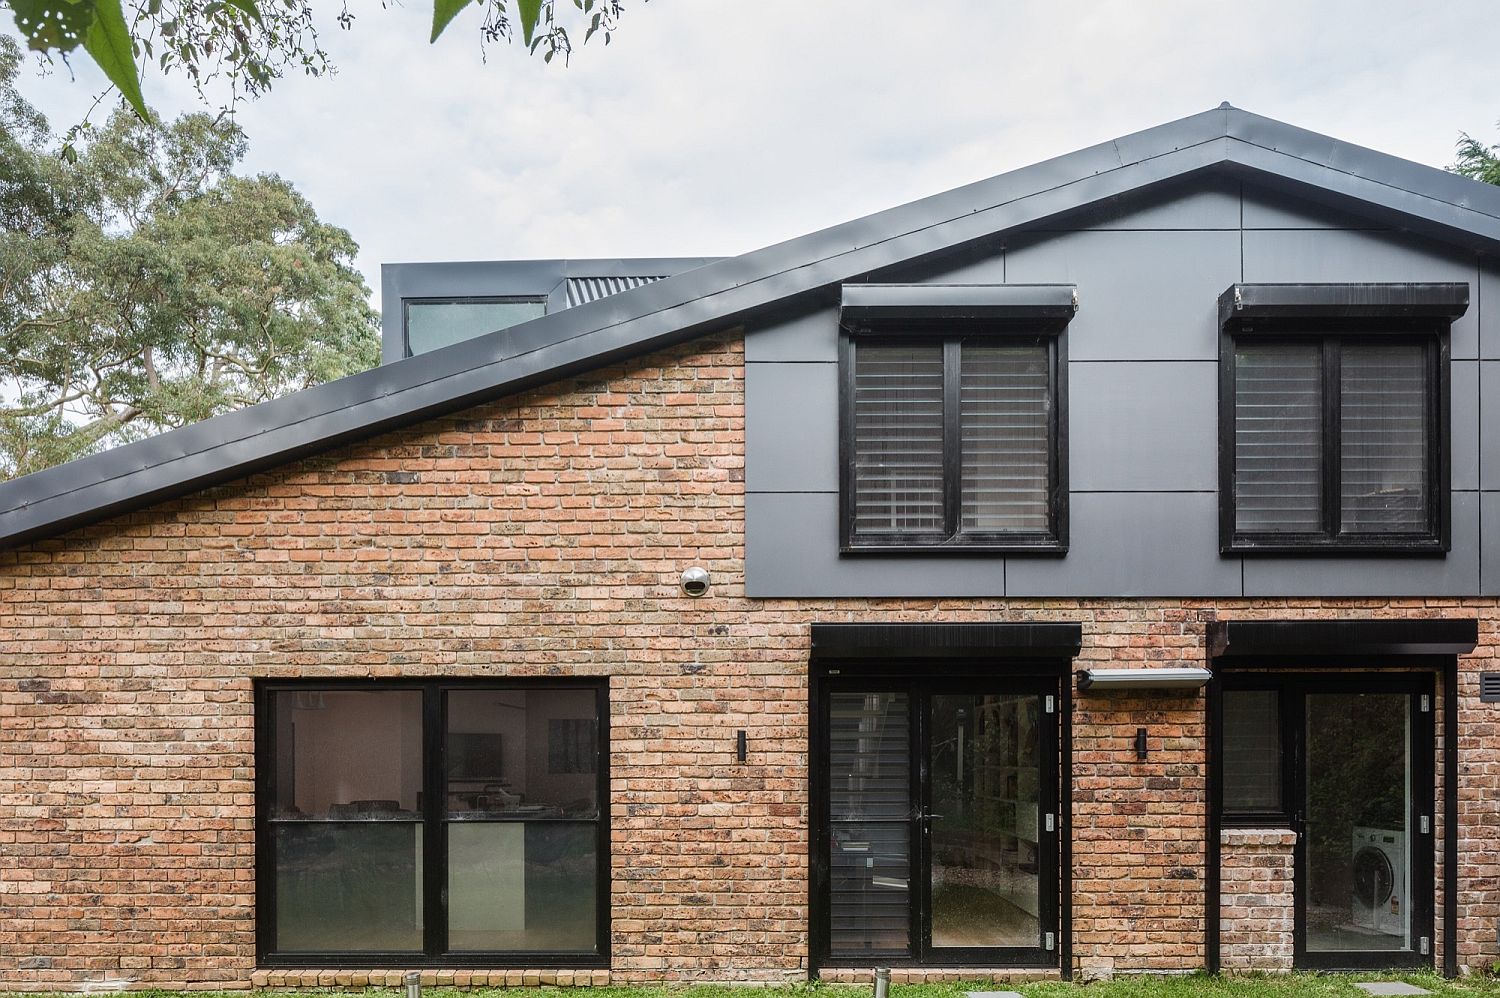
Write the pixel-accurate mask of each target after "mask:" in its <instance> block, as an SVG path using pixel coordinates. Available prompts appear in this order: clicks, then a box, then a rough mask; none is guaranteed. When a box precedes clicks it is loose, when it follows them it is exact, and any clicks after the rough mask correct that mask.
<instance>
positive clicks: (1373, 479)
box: [1339, 344, 1427, 533]
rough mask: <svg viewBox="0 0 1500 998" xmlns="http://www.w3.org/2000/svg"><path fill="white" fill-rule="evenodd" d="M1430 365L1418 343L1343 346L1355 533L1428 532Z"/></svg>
mask: <svg viewBox="0 0 1500 998" xmlns="http://www.w3.org/2000/svg"><path fill="white" fill-rule="evenodd" d="M1424 360H1425V351H1424V350H1423V348H1422V347H1421V346H1419V345H1417V344H1358V345H1356V344H1348V345H1346V346H1345V347H1344V350H1343V357H1342V360H1341V362H1340V365H1341V366H1340V371H1339V382H1340V386H1339V387H1340V395H1339V403H1340V406H1341V408H1342V412H1341V414H1340V425H1341V430H1340V453H1339V463H1340V466H1341V468H1340V472H1341V478H1342V481H1343V490H1342V491H1343V495H1342V497H1341V498H1342V499H1343V503H1342V508H1343V512H1342V521H1343V529H1344V530H1345V531H1347V532H1349V533H1413V532H1415V533H1420V532H1422V531H1425V530H1426V529H1427V457H1426V451H1427V415H1426V413H1427V404H1426V398H1427V375H1426V370H1425V363H1424Z"/></svg>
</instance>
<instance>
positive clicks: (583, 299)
mask: <svg viewBox="0 0 1500 998" xmlns="http://www.w3.org/2000/svg"><path fill="white" fill-rule="evenodd" d="M660 280H662V278H660V277H570V278H568V307H569V308H573V307H574V306H577V305H584V304H587V303H588V302H591V301H598V300H599V299H600V298H608V297H609V296H610V295H617V294H619V293H620V292H621V291H629V290H630V289H631V288H639V287H642V286H644V285H647V284H655V283H656V282H657V281H660Z"/></svg>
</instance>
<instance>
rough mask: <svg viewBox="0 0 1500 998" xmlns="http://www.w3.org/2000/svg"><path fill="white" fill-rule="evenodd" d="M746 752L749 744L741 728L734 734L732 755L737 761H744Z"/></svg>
mask: <svg viewBox="0 0 1500 998" xmlns="http://www.w3.org/2000/svg"><path fill="white" fill-rule="evenodd" d="M748 752H749V746H748V744H747V739H746V738H745V730H744V729H743V728H741V729H740V730H739V731H738V732H736V733H735V736H734V757H735V759H736V760H737V761H739V762H744V761H745V756H746V755H747V754H748Z"/></svg>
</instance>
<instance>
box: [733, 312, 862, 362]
mask: <svg viewBox="0 0 1500 998" xmlns="http://www.w3.org/2000/svg"><path fill="white" fill-rule="evenodd" d="M838 359H839V310H838V309H837V308H829V309H822V310H819V311H817V312H809V313H806V314H804V315H797V316H791V317H788V318H786V319H782V320H779V321H777V322H772V323H769V324H766V325H762V326H753V327H751V328H749V329H747V330H745V360H746V362H750V361H793V362H814V363H818V362H826V363H836V362H837V361H838Z"/></svg>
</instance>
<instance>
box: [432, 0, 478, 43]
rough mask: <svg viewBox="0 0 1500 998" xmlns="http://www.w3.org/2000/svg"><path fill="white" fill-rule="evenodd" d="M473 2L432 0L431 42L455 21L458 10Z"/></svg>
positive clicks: (468, 0) (464, 0)
mask: <svg viewBox="0 0 1500 998" xmlns="http://www.w3.org/2000/svg"><path fill="white" fill-rule="evenodd" d="M471 2H472V0H432V38H430V39H429V42H435V41H437V40H438V36H439V35H441V34H442V33H443V30H444V29H445V28H447V27H448V25H449V24H451V23H453V19H454V18H455V17H457V16H458V12H459V11H461V10H463V9H464V8H465V7H467V6H469V4H470V3H471Z"/></svg>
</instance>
